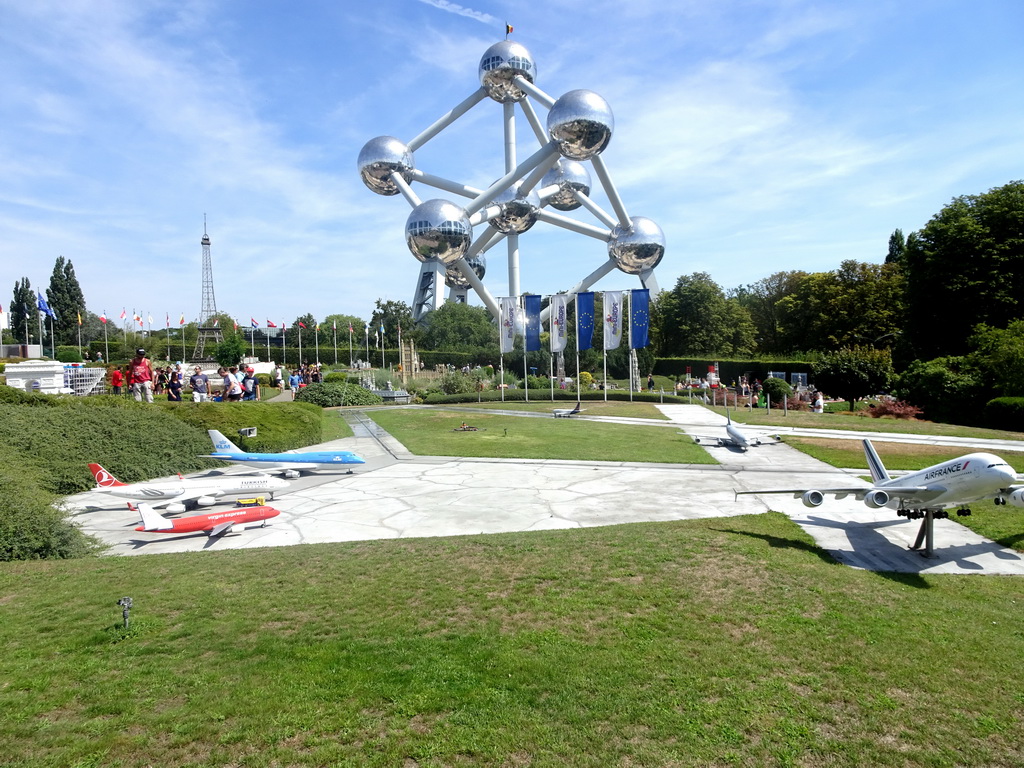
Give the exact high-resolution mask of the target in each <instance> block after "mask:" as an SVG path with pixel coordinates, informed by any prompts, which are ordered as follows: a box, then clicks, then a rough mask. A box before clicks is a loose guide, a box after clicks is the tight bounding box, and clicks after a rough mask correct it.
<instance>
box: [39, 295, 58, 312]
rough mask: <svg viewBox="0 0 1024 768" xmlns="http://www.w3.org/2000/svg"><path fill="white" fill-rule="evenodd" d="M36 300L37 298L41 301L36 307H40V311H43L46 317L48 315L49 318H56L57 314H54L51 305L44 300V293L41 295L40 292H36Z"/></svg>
mask: <svg viewBox="0 0 1024 768" xmlns="http://www.w3.org/2000/svg"><path fill="white" fill-rule="evenodd" d="M36 298H37V299H38V300H39V301H38V302H37V303H36V306H37V307H38V308H39V309H40V310H41V311H42V312H43V313H44V314H45V315H46V316H47V317H56V315H55V314H54V313H53V310H52V309H50V305H49V304H47V303H46V299H44V298H43V294H42V293H40V292H39V291H38V290H37V291H36Z"/></svg>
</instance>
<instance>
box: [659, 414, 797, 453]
mask: <svg viewBox="0 0 1024 768" xmlns="http://www.w3.org/2000/svg"><path fill="white" fill-rule="evenodd" d="M725 418H726V425H725V434H726V437H721V436H718V437H712V436H710V435H690V437H692V438H693V442H695V443H698V444H699V443H700V442H701V441H704V442H707V443H712V444H715V445H719V446H732V447H734V448H739V449H740V450H741V451H746V450H747V449H748V448H750V447H751V446H752V445H773V444H775V443H781V442H782V441H781V440H780V439H779V436H778V435H772V436H771V437H764V438H762V437H747V435H745V434H744V433H743V432H742V430H740V428H739V427H737V426H736V425H735V424H733V423H732V416H731V415H730V414H729V410H728V409H726V411H725ZM679 434H680V435H685V434H687V433H686V432H680V433H679ZM763 440H768V442H763Z"/></svg>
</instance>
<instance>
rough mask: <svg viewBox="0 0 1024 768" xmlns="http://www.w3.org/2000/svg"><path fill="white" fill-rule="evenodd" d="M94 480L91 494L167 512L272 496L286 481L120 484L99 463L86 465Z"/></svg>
mask: <svg viewBox="0 0 1024 768" xmlns="http://www.w3.org/2000/svg"><path fill="white" fill-rule="evenodd" d="M89 469H90V470H91V471H92V476H93V477H94V478H95V479H96V488H94V489H93V492H94V493H108V494H110V495H111V496H119V497H120V498H122V499H139V500H145V501H148V502H149V503H150V504H151V505H152V506H154V507H167V511H168V512H184V511H185V507H186V505H187V504H188V502H195V504H197V505H198V506H201V507H209V506H211V505H212V504H214V503H215V502H216V500H217V498H219V497H221V496H252V495H256V496H260V495H263V494H264V493H266V494H269V495H270V498H274V491H280V490H284V489H285V488H287V487H288V485H289V484H288V483H286V482H285V481H284V480H281V479H280V478H277V477H268V476H267V475H238V476H232V475H224V476H220V477H181V478H179V479H177V480H171V481H167V480H164V481H161V482H153V481H146V482H141V483H122V482H121V481H120V480H118V479H117V478H116V477H114V476H113V475H112V474H110V472H108V471H107V470H105V469H104V468H103V467H101V466H100V465H99V464H90V465H89Z"/></svg>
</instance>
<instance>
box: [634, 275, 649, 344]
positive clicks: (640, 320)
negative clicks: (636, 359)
mask: <svg viewBox="0 0 1024 768" xmlns="http://www.w3.org/2000/svg"><path fill="white" fill-rule="evenodd" d="M650 304H651V292H650V291H649V290H648V289H646V288H644V289H642V290H641V289H637V290H633V291H630V292H629V348H630V349H643V348H644V347H646V346H647V344H648V340H647V337H648V331H649V330H650V326H651V312H650Z"/></svg>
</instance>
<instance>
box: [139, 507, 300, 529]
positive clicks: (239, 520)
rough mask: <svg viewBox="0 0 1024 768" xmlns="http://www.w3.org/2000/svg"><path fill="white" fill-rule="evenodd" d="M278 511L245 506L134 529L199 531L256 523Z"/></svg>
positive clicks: (274, 514) (277, 513)
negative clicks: (226, 525) (227, 525)
mask: <svg viewBox="0 0 1024 768" xmlns="http://www.w3.org/2000/svg"><path fill="white" fill-rule="evenodd" d="M279 514H281V513H280V511H278V510H276V509H274V508H273V507H245V508H242V509H232V510H230V511H228V512H214V513H213V514H209V515H193V516H192V517H180V518H178V519H177V520H166V518H164V519H165V520H166V523H160V527H152V528H147V527H146V526H145V525H140V526H138V527H137V528H136V529H135V530H136V531H148V532H150V533H196V532H199V531H211V530H214V529H215V528H217V527H218V526H224V525H225V524H230V525H242V524H244V523H256V522H259V521H260V520H268V519H270V518H271V517H277V516H278V515H279Z"/></svg>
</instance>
